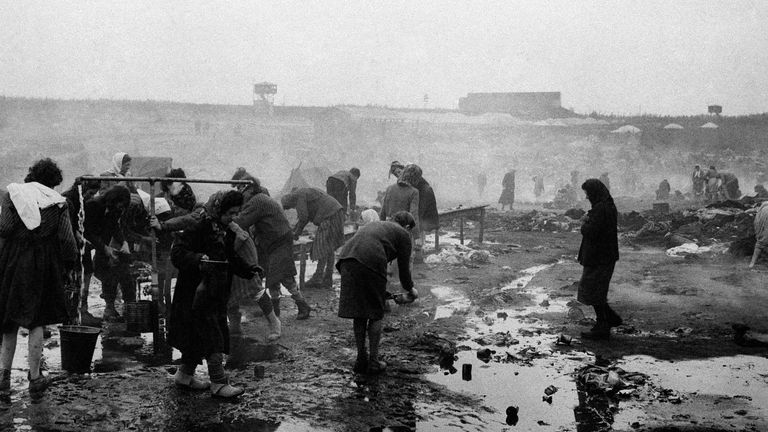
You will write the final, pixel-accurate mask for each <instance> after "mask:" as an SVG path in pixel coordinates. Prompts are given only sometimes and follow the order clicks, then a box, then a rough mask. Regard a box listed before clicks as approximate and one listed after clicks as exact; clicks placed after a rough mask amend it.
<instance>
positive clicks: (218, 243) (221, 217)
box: [168, 190, 261, 398]
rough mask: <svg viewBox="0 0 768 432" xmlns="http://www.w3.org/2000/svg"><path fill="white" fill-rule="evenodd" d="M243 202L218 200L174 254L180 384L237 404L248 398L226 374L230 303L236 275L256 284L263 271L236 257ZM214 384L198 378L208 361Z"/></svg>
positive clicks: (173, 338)
mask: <svg viewBox="0 0 768 432" xmlns="http://www.w3.org/2000/svg"><path fill="white" fill-rule="evenodd" d="M242 204H243V196H242V194H241V193H240V192H237V191H235V190H229V191H221V192H217V193H216V194H214V195H212V196H211V198H210V199H209V200H208V203H207V204H206V205H205V212H204V213H203V216H202V217H201V218H200V220H199V221H198V222H197V223H196V224H194V225H193V226H191V227H189V228H188V229H185V230H184V231H183V232H182V233H180V234H179V236H178V238H177V239H176V241H174V243H173V248H172V249H171V261H172V262H173V265H174V266H176V267H177V268H178V269H179V279H178V282H177V284H176V289H175V291H174V295H173V302H172V304H171V315H170V325H169V334H168V343H169V344H170V345H171V346H173V347H174V348H176V349H178V350H179V351H181V362H182V364H181V367H180V368H179V370H178V371H177V372H176V375H175V377H174V380H175V382H176V384H177V385H178V386H181V387H186V388H190V389H193V390H205V389H207V388H209V387H210V390H211V394H212V395H214V396H219V397H225V398H231V397H236V396H239V395H241V394H242V393H243V389H242V388H240V387H234V386H232V385H230V384H229V380H228V377H227V374H226V373H225V372H224V369H223V365H222V363H223V358H224V354H227V353H229V329H228V326H227V302H228V301H229V295H230V289H231V285H232V275H233V274H236V275H238V276H240V277H242V278H246V279H251V278H253V277H254V276H255V275H256V274H259V273H260V271H261V269H259V268H258V267H255V266H248V265H247V264H246V263H245V262H244V261H243V260H242V259H241V258H240V256H239V255H238V254H237V253H236V252H235V249H234V243H235V233H234V232H233V231H232V229H231V228H230V227H229V224H230V223H232V220H233V219H234V217H235V216H236V215H237V213H238V212H239V211H240V206H241V205H242ZM203 359H205V360H206V363H207V364H208V375H209V376H210V378H211V382H210V383H209V382H206V381H201V380H198V379H197V378H195V377H194V373H195V368H196V367H197V365H198V364H199V363H200V362H201V361H202V360H203Z"/></svg>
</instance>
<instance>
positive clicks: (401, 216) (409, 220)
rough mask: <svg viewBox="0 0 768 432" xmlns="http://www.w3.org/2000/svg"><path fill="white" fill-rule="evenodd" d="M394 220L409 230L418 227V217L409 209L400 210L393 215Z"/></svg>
mask: <svg viewBox="0 0 768 432" xmlns="http://www.w3.org/2000/svg"><path fill="white" fill-rule="evenodd" d="M392 221H393V222H395V223H397V224H398V225H400V226H401V227H403V228H405V229H407V230H409V231H410V230H412V229H413V228H414V227H416V219H414V218H413V215H412V214H410V213H408V212H407V211H399V212H397V213H395V215H394V216H393V217H392Z"/></svg>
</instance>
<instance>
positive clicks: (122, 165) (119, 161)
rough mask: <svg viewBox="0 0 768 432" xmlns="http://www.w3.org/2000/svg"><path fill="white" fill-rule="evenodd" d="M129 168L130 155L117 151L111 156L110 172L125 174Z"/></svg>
mask: <svg viewBox="0 0 768 432" xmlns="http://www.w3.org/2000/svg"><path fill="white" fill-rule="evenodd" d="M130 169H131V157H130V156H128V153H125V152H117V153H115V154H114V155H113V156H112V170H111V171H112V172H113V173H114V174H119V175H123V176H124V175H126V174H127V173H128V171H129V170H130Z"/></svg>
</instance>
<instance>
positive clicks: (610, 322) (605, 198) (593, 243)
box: [577, 178, 622, 339]
mask: <svg viewBox="0 0 768 432" xmlns="http://www.w3.org/2000/svg"><path fill="white" fill-rule="evenodd" d="M581 188H582V189H583V190H584V192H585V193H586V195H587V199H588V200H589V202H590V204H592V209H591V210H589V212H588V213H587V214H586V215H585V216H584V219H583V224H582V226H581V235H582V239H581V247H580V248H579V256H578V260H579V264H581V265H582V266H583V267H584V270H583V272H582V275H581V281H580V282H579V290H578V294H577V300H578V301H579V302H581V303H584V304H586V305H591V306H592V307H593V308H594V309H595V315H596V317H597V323H596V324H595V326H594V327H593V328H592V329H591V330H590V331H588V332H582V333H581V336H582V337H584V338H586V339H608V338H609V337H610V335H611V327H618V326H620V325H621V324H622V320H621V317H619V315H618V314H616V312H614V311H613V309H611V307H610V306H609V305H608V286H609V284H610V282H611V277H612V276H613V269H614V267H615V265H616V261H618V259H619V241H618V237H617V230H616V220H617V211H616V205H615V204H614V203H613V198H612V197H611V193H610V192H608V188H607V187H606V185H605V184H603V183H602V182H601V181H600V180H598V179H594V178H592V179H588V180H587V181H585V182H584V184H582V185H581Z"/></svg>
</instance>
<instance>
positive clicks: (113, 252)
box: [104, 246, 117, 261]
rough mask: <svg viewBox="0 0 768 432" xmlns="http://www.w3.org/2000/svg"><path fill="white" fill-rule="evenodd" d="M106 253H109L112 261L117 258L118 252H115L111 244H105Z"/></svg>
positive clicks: (108, 255) (108, 256)
mask: <svg viewBox="0 0 768 432" xmlns="http://www.w3.org/2000/svg"><path fill="white" fill-rule="evenodd" d="M104 253H105V254H106V255H107V258H109V259H110V261H112V260H116V259H117V252H115V250H114V249H113V248H111V247H109V246H104Z"/></svg>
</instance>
